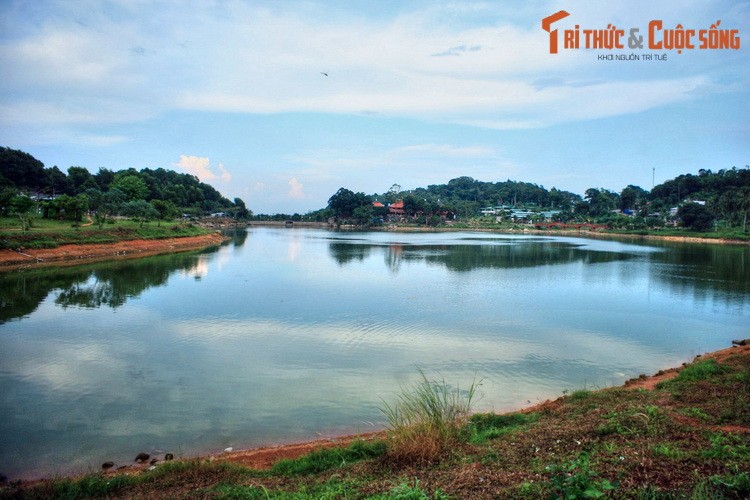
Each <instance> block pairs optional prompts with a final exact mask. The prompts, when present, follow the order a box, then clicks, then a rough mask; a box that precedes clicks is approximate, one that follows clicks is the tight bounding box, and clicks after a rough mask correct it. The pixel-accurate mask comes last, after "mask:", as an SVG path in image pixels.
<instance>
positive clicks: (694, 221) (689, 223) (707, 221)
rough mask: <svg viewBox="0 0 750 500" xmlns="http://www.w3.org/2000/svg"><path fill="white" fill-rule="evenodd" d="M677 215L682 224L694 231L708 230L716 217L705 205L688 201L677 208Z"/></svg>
mask: <svg viewBox="0 0 750 500" xmlns="http://www.w3.org/2000/svg"><path fill="white" fill-rule="evenodd" d="M677 217H678V218H679V219H680V220H682V225H683V226H685V227H687V228H689V229H692V230H693V231H708V230H709V229H711V227H712V226H713V223H714V217H713V216H712V215H711V212H709V211H708V209H707V208H706V207H704V206H703V205H699V204H698V203H686V204H684V205H682V206H681V207H680V208H679V209H678V210H677Z"/></svg>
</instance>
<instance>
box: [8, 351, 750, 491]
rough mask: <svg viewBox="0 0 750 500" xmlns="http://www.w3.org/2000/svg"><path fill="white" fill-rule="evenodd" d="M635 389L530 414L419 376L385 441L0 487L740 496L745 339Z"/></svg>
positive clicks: (744, 461) (748, 484) (747, 447)
mask: <svg viewBox="0 0 750 500" xmlns="http://www.w3.org/2000/svg"><path fill="white" fill-rule="evenodd" d="M667 375H674V373H671V374H670V373H668V374H667ZM637 382H641V381H637ZM425 384H427V385H425ZM636 386H637V384H633V385H631V386H629V387H628V386H626V387H624V388H613V389H607V390H602V391H588V390H579V391H576V392H573V393H571V394H569V395H567V396H565V397H563V398H560V399H558V400H556V401H551V402H546V403H544V404H542V405H540V406H538V407H536V408H534V409H533V410H532V411H526V412H519V413H511V414H506V415H494V414H477V415H473V416H471V417H468V416H467V415H466V410H467V409H468V408H467V407H466V406H465V405H466V404H470V398H471V396H472V395H473V394H471V393H470V391H469V393H467V392H462V393H459V392H456V393H453V392H451V390H450V389H447V386H446V385H445V384H443V383H442V382H434V381H430V380H427V379H426V378H425V380H424V382H423V383H422V384H420V385H418V386H417V387H416V388H411V389H407V390H406V391H405V394H404V396H403V397H402V398H400V399H399V400H398V401H396V402H394V403H391V404H390V405H386V411H387V412H390V413H391V414H392V415H395V416H396V417H398V415H402V416H406V417H408V418H406V419H403V418H395V419H394V425H392V427H391V429H390V432H389V434H388V437H387V438H386V439H384V440H380V441H378V440H374V441H364V440H361V441H355V442H354V443H352V444H351V445H349V446H348V447H346V448H330V449H325V450H324V449H321V450H318V451H314V452H313V453H311V454H308V455H305V456H302V457H300V458H297V459H294V460H282V461H280V462H277V463H276V464H275V465H274V466H273V467H272V468H271V469H269V470H253V469H249V468H245V467H241V466H238V465H236V464H233V463H228V462H225V461H220V460H213V459H199V460H192V461H182V462H165V463H162V464H157V465H156V466H155V467H154V469H153V470H151V471H145V472H142V473H138V474H133V475H125V474H119V475H104V474H92V475H89V476H86V477H83V478H80V479H75V480H73V479H59V480H51V481H44V482H41V483H37V484H25V485H23V484H9V485H6V486H5V487H4V489H3V490H2V497H4V498H48V497H58V498H63V497H64V498H88V497H128V498H154V497H159V498H164V497H170V498H180V497H190V498H258V499H266V498H295V499H303V498H401V499H406V498H415V499H416V498H596V497H611V498H643V499H672V498H674V499H677V498H746V497H747V496H748V495H750V473H748V471H750V411H748V409H749V408H750V347H742V348H737V349H734V350H727V351H721V352H720V353H717V355H716V356H713V357H712V356H704V357H701V358H698V359H697V360H696V361H694V362H693V363H691V364H689V365H687V366H685V367H683V368H682V369H681V370H680V371H679V373H678V374H677V376H676V377H672V378H671V379H669V377H667V376H665V377H664V381H663V382H661V383H659V384H658V385H656V386H655V388H654V389H646V388H643V387H641V388H635V387H636ZM425 391H426V392H425ZM462 395H463V396H462ZM457 397H458V399H456V398H457ZM461 397H464V398H465V399H461ZM422 403H424V405H422V406H424V409H419V410H417V411H415V410H414V407H415V405H417V406H419V405H421V404H422ZM404 405H405V406H404ZM456 410H458V411H456ZM436 414H440V416H439V417H437V418H438V420H441V425H443V424H444V422H442V419H443V418H444V417H447V416H450V415H454V416H455V419H456V420H455V421H456V423H457V424H458V425H459V427H458V428H456V429H453V428H452V430H451V432H449V433H447V434H446V436H448V437H447V439H449V442H448V443H449V446H435V447H432V449H433V451H432V452H430V453H427V454H424V453H419V454H416V455H413V459H410V458H409V457H410V456H411V455H409V454H404V453H402V451H403V450H400V449H399V447H401V446H403V445H404V443H406V446H409V443H410V442H412V441H411V440H412V438H413V437H414V435H413V432H415V431H414V429H415V428H417V429H418V428H419V426H425V425H427V424H429V422H432V421H434V420H435V418H436ZM402 424H403V425H402ZM448 425H449V426H450V424H448ZM402 427H404V428H402ZM427 427H429V425H428V426H427ZM406 428H411V429H410V430H409V429H406ZM404 433H406V434H404ZM438 434H440V433H438ZM430 436H433V434H430ZM404 437H408V438H409V439H408V440H406V441H404V439H403V438H404ZM430 439H432V437H430ZM437 439H440V438H439V437H438V438H437Z"/></svg>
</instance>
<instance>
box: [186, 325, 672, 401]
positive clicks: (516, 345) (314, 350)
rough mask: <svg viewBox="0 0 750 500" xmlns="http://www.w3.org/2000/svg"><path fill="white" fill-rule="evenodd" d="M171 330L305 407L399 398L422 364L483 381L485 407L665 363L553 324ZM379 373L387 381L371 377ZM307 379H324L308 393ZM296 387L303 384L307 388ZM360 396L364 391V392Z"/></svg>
mask: <svg viewBox="0 0 750 500" xmlns="http://www.w3.org/2000/svg"><path fill="white" fill-rule="evenodd" d="M508 327H509V328H513V326H512V325H508ZM529 330H532V331H529ZM533 330H536V331H533ZM174 332H175V333H176V334H177V335H178V336H179V337H180V338H182V339H183V340H185V341H186V342H190V343H195V344H198V345H201V346H203V347H202V348H205V349H208V350H210V351H212V352H213V353H214V354H213V355H216V356H217V357H220V358H221V359H224V360H225V362H226V363H229V364H230V365H231V366H232V367H233V370H236V372H237V373H236V375H237V376H238V377H247V378H248V379H252V380H255V381H256V383H259V382H257V381H258V380H259V379H258V377H259V374H263V376H262V377H261V378H263V379H266V378H273V379H274V382H272V383H273V384H274V386H275V387H274V389H273V390H274V391H279V394H280V395H281V396H283V397H293V398H295V400H297V402H298V403H299V402H300V401H310V402H312V401H314V399H315V398H323V399H321V401H322V402H324V401H349V403H347V404H353V403H352V402H353V401H368V402H370V403H372V402H373V400H374V398H381V397H386V396H388V395H390V394H392V393H393V392H394V390H396V389H397V387H398V384H399V383H410V382H412V381H415V380H416V377H417V370H416V367H420V368H424V369H425V370H427V372H428V374H431V373H434V374H435V376H437V377H445V379H446V381H447V382H454V381H455V382H456V383H459V382H460V383H461V384H462V385H466V384H468V383H469V382H470V381H471V378H472V377H473V374H474V373H475V372H476V373H477V376H478V377H479V378H483V379H485V384H484V387H485V392H487V394H486V398H485V400H484V401H483V404H484V405H490V406H492V407H495V406H496V405H497V407H502V408H512V407H514V406H515V407H517V406H519V405H521V404H523V403H524V402H525V401H526V399H528V398H531V397H535V396H539V397H542V396H543V397H552V396H555V395H559V394H560V392H561V391H562V390H563V389H566V388H567V389H577V388H580V387H582V386H584V385H588V386H592V385H596V386H600V387H603V386H608V385H613V384H617V383H621V382H622V381H624V380H625V379H626V378H628V377H631V376H634V375H636V374H638V373H640V372H641V371H642V370H643V363H644V362H645V363H648V362H656V363H657V364H658V361H655V358H658V357H659V353H654V350H653V349H649V348H646V347H644V346H642V345H640V344H638V343H636V342H633V341H629V340H627V339H620V338H616V337H612V336H607V335H601V334H598V333H596V332H591V331H576V330H571V329H557V330H555V329H551V330H550V329H549V327H548V325H537V326H531V327H525V331H524V332H523V334H522V335H517V336H514V335H513V334H512V332H500V333H496V334H495V335H493V334H492V333H490V332H478V333H479V334H474V335H471V334H467V332H465V331H455V330H451V329H448V328H441V327H439V326H426V325H413V324H409V325H399V324H397V323H391V324H389V323H385V324H383V325H367V324H356V323H347V322H341V323H332V322H329V323H321V324H299V323H287V322H283V321H274V320H264V321H234V320H233V321H221V322H218V323H216V322H184V323H180V324H177V325H175V326H174ZM527 339H534V340H533V341H530V340H527ZM561 339H564V340H561ZM662 364H663V363H662ZM605 366H606V367H608V368H602V367H605ZM545 367H547V368H545ZM380 373H389V374H390V375H388V376H387V377H380V376H377V375H376V376H373V375H374V374H380ZM305 380H316V381H317V382H316V383H315V384H314V387H310V386H309V382H305ZM280 381H286V382H288V383H287V384H285V383H280ZM299 384H302V386H304V387H305V389H304V390H303V391H301V390H300V389H299V387H298V385H299ZM362 387H367V390H366V391H362V390H361V388H362ZM358 388H359V389H358ZM358 391H359V392H363V393H365V394H359V395H357V392H358ZM350 393H351V394H350ZM311 394H313V395H314V398H311ZM344 395H346V396H344ZM347 398H355V399H352V400H348V399H347ZM261 399H262V398H261ZM275 399H276V402H271V401H266V400H259V401H255V402H254V405H255V404H257V405H259V407H260V408H264V409H265V410H266V411H273V410H272V408H273V407H274V406H275V405H276V404H277V403H278V400H279V398H275ZM375 403H377V401H375ZM310 404H313V403H310ZM340 404H345V403H340ZM277 411H278V409H277Z"/></svg>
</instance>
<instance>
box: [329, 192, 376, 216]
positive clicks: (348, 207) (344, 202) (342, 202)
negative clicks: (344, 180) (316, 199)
mask: <svg viewBox="0 0 750 500" xmlns="http://www.w3.org/2000/svg"><path fill="white" fill-rule="evenodd" d="M371 203H372V199H371V198H370V197H369V196H367V195H366V194H364V193H354V192H353V191H350V190H348V189H346V188H343V187H342V188H340V189H339V190H338V191H336V194H334V195H333V196H331V197H330V198H329V199H328V208H330V209H331V210H332V211H333V214H334V216H335V217H337V218H340V219H346V218H349V217H352V216H353V215H354V210H355V209H356V208H357V207H361V206H364V205H370V204H371Z"/></svg>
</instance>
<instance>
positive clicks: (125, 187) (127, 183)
mask: <svg viewBox="0 0 750 500" xmlns="http://www.w3.org/2000/svg"><path fill="white" fill-rule="evenodd" d="M110 189H118V190H120V191H122V192H123V193H125V197H126V198H127V200H128V201H134V200H145V199H146V196H148V186H147V185H146V183H145V182H144V181H143V179H141V178H140V177H138V176H137V175H122V176H116V177H115V180H114V181H113V182H112V184H111V185H110Z"/></svg>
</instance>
